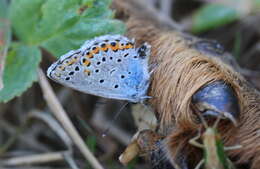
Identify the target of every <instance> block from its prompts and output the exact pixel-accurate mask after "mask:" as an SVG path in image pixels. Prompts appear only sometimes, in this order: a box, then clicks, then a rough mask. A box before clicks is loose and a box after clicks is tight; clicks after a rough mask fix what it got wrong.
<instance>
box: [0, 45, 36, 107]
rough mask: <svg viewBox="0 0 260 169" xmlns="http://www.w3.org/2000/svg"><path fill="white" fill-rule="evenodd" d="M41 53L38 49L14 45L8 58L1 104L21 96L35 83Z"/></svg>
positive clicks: (0, 95) (0, 92)
mask: <svg viewBox="0 0 260 169" xmlns="http://www.w3.org/2000/svg"><path fill="white" fill-rule="evenodd" d="M40 60H41V52H40V50H39V49H38V48H37V47H33V46H30V47H29V46H24V45H21V44H18V43H16V44H12V46H11V50H10V52H9V53H8V56H7V58H6V67H5V70H4V76H3V81H4V88H3V89H2V90H1V91H0V102H7V101H9V100H11V99H12V98H14V97H15V96H20V95H21V94H22V93H23V92H24V91H25V90H26V89H27V88H29V87H30V86H31V85H32V83H33V81H36V80H37V68H38V65H39V63H40Z"/></svg>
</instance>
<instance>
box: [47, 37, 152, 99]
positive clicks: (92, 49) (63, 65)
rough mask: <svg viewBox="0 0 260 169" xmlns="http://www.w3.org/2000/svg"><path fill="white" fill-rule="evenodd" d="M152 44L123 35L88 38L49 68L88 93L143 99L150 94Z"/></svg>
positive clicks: (52, 75)
mask: <svg viewBox="0 0 260 169" xmlns="http://www.w3.org/2000/svg"><path fill="white" fill-rule="evenodd" d="M149 54H150V46H149V45H147V44H144V45H143V46H141V47H140V48H135V47H134V41H133V40H129V39H128V38H126V37H124V36H121V35H105V36H100V37H97V38H94V39H92V40H88V41H86V42H85V43H84V45H83V46H82V47H81V48H80V49H78V50H75V51H70V52H68V53H67V54H65V55H63V56H61V57H60V59H59V60H58V61H57V62H55V63H54V64H52V65H51V66H50V67H49V69H48V72H47V74H48V76H49V77H50V78H51V79H53V80H54V81H56V82H58V83H61V84H63V85H65V86H68V87H71V88H74V89H76V90H79V91H82V92H84V93H88V94H92V95H97V96H101V97H105V98H111V99H119V100H128V101H131V102H141V101H142V100H144V99H145V98H147V97H148V96H146V92H147V89H148V86H149V78H150V74H149V72H148V56H149Z"/></svg>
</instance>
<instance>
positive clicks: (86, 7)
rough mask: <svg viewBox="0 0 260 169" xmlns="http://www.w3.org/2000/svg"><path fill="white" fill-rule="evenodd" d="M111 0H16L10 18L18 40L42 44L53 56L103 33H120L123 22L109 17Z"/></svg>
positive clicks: (110, 14) (123, 29) (12, 5)
mask: <svg viewBox="0 0 260 169" xmlns="http://www.w3.org/2000/svg"><path fill="white" fill-rule="evenodd" d="M110 3H111V1H110V0H33V1H32V0H15V1H12V3H11V20H12V22H13V28H14V31H15V33H16V35H17V36H18V38H19V39H20V40H22V41H23V42H24V43H26V44H29V45H36V46H42V47H44V48H46V49H47V50H48V51H49V52H51V53H52V54H53V55H55V56H59V55H61V54H64V53H66V52H67V51H69V50H71V49H75V48H78V47H79V46H80V45H82V44H83V43H84V41H86V40H87V39H90V38H93V37H95V36H99V35H102V34H108V33H110V34H122V33H124V31H125V27H124V25H123V23H122V22H120V21H118V20H115V19H112V18H113V16H114V14H113V12H112V11H111V9H109V5H110Z"/></svg>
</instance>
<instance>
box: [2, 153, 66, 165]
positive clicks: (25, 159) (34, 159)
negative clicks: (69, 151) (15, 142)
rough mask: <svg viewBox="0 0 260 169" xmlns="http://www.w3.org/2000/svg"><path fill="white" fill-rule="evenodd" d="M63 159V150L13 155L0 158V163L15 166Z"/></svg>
mask: <svg viewBox="0 0 260 169" xmlns="http://www.w3.org/2000/svg"><path fill="white" fill-rule="evenodd" d="M61 160H64V157H63V152H55V153H45V154H37V155H28V156H22V157H14V158H10V159H6V160H2V162H1V165H4V166H17V165H28V164H30V165H32V164H40V163H47V162H53V161H61Z"/></svg>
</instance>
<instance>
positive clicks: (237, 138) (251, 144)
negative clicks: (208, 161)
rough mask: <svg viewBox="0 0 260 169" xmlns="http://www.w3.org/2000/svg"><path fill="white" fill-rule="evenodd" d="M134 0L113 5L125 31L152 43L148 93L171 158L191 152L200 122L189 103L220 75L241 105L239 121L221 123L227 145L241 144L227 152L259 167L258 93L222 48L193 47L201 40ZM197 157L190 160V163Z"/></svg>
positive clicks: (140, 39)
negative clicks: (226, 58)
mask: <svg viewBox="0 0 260 169" xmlns="http://www.w3.org/2000/svg"><path fill="white" fill-rule="evenodd" d="M138 4H139V3H137V2H136V1H134V0H128V1H120V0H118V1H115V2H114V7H115V8H116V9H117V10H118V11H119V12H121V13H120V14H121V15H122V13H124V14H126V15H125V16H127V17H124V18H125V19H126V23H127V28H128V36H129V37H134V38H135V39H136V40H137V42H139V43H141V42H148V43H149V44H151V46H152V54H151V57H150V62H151V64H155V65H156V66H155V69H154V73H153V76H152V79H151V86H150V92H149V95H150V96H152V99H150V103H151V105H152V106H153V107H154V109H155V111H156V112H157V115H158V116H157V117H158V118H159V122H160V124H159V127H160V130H159V132H160V133H162V134H164V135H166V140H167V144H166V146H167V150H168V153H169V158H170V160H174V159H175V158H177V157H178V154H179V153H180V152H184V151H185V152H188V154H189V155H188V156H190V157H192V156H191V155H192V154H193V153H196V152H194V151H198V152H200V151H201V150H199V149H196V148H193V147H192V146H190V145H189V144H188V140H189V139H190V138H192V137H194V135H196V132H197V129H198V128H199V126H200V125H201V124H198V123H197V122H196V116H195V114H194V110H193V109H192V105H191V97H192V95H193V94H194V93H195V92H196V91H198V90H199V89H200V88H201V87H203V86H205V85H206V84H209V83H211V82H214V81H218V80H223V81H225V82H226V83H227V84H230V85H231V86H232V88H233V89H234V91H235V93H236V95H237V97H238V99H239V104H240V111H241V112H240V115H239V118H238V121H237V122H238V126H237V127H234V125H233V124H232V123H226V122H222V123H221V124H220V134H221V135H222V138H223V141H224V144H225V145H226V146H231V145H237V144H240V145H242V146H243V148H241V149H237V150H233V151H229V152H228V154H229V155H230V157H231V158H233V160H235V161H234V162H235V163H236V164H243V163H251V168H252V169H257V168H259V167H260V94H259V92H258V91H257V90H255V89H254V88H253V87H252V86H250V85H249V84H248V82H247V81H246V80H245V79H244V78H243V77H242V76H241V75H240V74H239V73H237V72H236V71H235V70H234V68H232V67H231V66H230V65H228V64H227V63H226V62H225V61H224V60H223V59H221V58H222V57H223V55H224V56H225V55H227V54H226V53H221V54H219V53H218V54H214V53H210V52H208V51H206V52H205V51H203V50H201V49H199V48H197V47H196V43H198V42H199V39H197V38H195V37H191V36H188V35H185V34H183V33H180V32H178V31H174V30H169V26H168V25H166V24H165V22H163V23H161V24H160V26H159V25H158V23H160V21H158V18H155V19H154V18H152V17H151V16H150V15H149V11H147V10H146V9H142V10H141V9H140V6H138ZM198 160H199V159H194V164H196V162H198Z"/></svg>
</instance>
